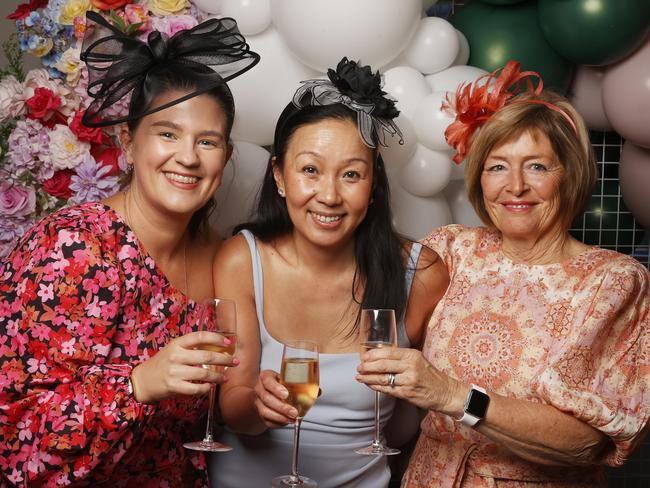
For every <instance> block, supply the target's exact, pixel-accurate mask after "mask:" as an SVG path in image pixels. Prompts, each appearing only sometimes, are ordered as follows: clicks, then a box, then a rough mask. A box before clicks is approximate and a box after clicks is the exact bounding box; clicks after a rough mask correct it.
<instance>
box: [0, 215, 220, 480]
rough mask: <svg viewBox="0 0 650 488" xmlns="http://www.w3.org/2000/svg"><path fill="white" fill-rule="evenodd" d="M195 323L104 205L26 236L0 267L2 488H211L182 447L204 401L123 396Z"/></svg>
mask: <svg viewBox="0 0 650 488" xmlns="http://www.w3.org/2000/svg"><path fill="white" fill-rule="evenodd" d="M199 313H200V306H199V305H197V304H196V303H194V302H193V301H192V300H190V299H188V298H187V297H185V296H184V295H183V294H182V293H181V292H180V291H179V290H177V289H175V288H174V287H173V286H171V285H170V283H169V282H168V281H167V279H166V278H165V276H164V275H163V274H162V272H161V271H160V269H159V268H158V267H157V266H156V263H155V262H154V261H153V259H152V258H151V257H150V256H149V255H147V254H146V252H145V251H144V250H143V248H142V247H141V244H140V243H139V241H138V239H137V238H136V236H135V234H134V233H133V232H132V231H131V230H130V229H129V228H128V227H127V226H126V224H125V223H124V222H123V221H122V220H121V219H120V217H119V216H118V215H117V214H116V213H115V212H114V211H113V210H111V209H110V208H108V207H106V206H104V205H101V204H99V203H89V204H84V205H81V206H77V207H71V208H67V209H63V210H61V211H59V212H57V213H55V214H53V215H51V216H49V217H47V218H46V219H44V220H43V221H41V222H40V223H39V224H37V225H36V226H34V227H33V228H32V229H31V230H30V231H28V232H27V234H26V235H25V236H24V238H23V239H22V240H21V242H20V243H19V245H18V246H17V248H16V249H15V250H14V251H13V252H12V253H11V254H10V255H9V256H8V258H7V259H6V261H5V262H4V263H3V264H2V266H0V474H1V476H0V486H11V485H21V486H22V485H29V486H61V485H75V486H102V485H104V484H105V485H107V486H137V487H139V488H143V487H149V486H151V487H154V486H155V487H180V486H183V487H185V486H189V487H204V486H209V483H208V479H207V474H206V469H205V460H204V458H203V455H202V454H200V453H195V452H191V451H186V450H184V449H183V447H182V443H183V442H184V441H185V440H189V439H188V438H189V437H190V436H192V437H193V436H197V437H198V436H200V433H199V432H193V429H192V428H191V427H192V426H194V425H199V424H200V422H199V417H200V416H201V415H202V414H205V413H206V411H207V403H206V400H205V398H204V397H187V398H185V397H183V398H178V399H169V400H164V401H161V402H159V403H157V404H156V405H144V404H140V403H138V402H137V401H136V400H135V399H134V398H133V396H132V395H131V394H130V393H129V391H128V378H129V376H130V373H131V370H132V368H133V367H134V366H136V365H137V364H139V363H141V362H142V361H144V360H146V359H147V358H150V357H151V356H153V355H154V354H156V351H158V349H159V348H162V347H164V346H165V344H166V343H167V342H168V341H169V340H170V339H171V338H173V337H175V336H179V335H182V334H186V333H188V332H191V331H193V330H196V323H197V319H198V314H199ZM192 440H195V439H192Z"/></svg>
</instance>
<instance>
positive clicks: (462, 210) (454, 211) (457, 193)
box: [442, 180, 485, 227]
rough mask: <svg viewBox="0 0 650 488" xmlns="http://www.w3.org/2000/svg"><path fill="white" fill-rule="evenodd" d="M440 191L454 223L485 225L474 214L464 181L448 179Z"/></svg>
mask: <svg viewBox="0 0 650 488" xmlns="http://www.w3.org/2000/svg"><path fill="white" fill-rule="evenodd" d="M442 193H443V194H444V196H445V198H446V199H447V203H448V204H449V209H450V210H451V217H452V221H453V223H454V224H461V225H464V226H466V227H479V226H484V225H485V224H484V223H483V222H481V219H480V218H479V216H478V215H476V212H475V211H474V207H472V204H471V203H470V202H469V199H468V198H467V191H466V190H465V182H464V181H462V180H456V181H450V182H449V184H448V185H447V186H446V187H445V189H444V190H443V192H442Z"/></svg>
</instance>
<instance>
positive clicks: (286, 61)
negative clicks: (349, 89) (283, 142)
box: [228, 27, 323, 146]
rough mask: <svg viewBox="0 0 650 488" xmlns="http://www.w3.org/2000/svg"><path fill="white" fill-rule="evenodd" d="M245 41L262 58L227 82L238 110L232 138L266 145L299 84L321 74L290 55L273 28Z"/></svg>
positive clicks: (271, 141) (271, 139)
mask: <svg viewBox="0 0 650 488" xmlns="http://www.w3.org/2000/svg"><path fill="white" fill-rule="evenodd" d="M246 40H247V41H248V43H249V44H250V46H251V49H252V50H253V51H256V52H257V53H259V54H260V57H261V59H260V62H259V64H258V65H257V66H255V67H254V68H253V69H251V70H250V71H249V72H247V73H246V76H239V77H237V78H235V79H234V80H232V81H229V82H228V86H230V89H231V90H232V93H233V96H234V97H235V107H237V108H236V116H235V125H234V126H233V134H232V137H233V139H235V140H241V141H248V142H253V143H255V144H259V145H260V146H268V145H270V144H272V143H273V130H274V127H275V124H276V122H277V120H278V117H279V116H280V114H281V113H282V110H284V107H286V106H287V104H288V103H290V102H291V99H292V97H293V94H294V92H295V91H296V89H297V88H298V87H299V86H300V82H301V81H303V80H307V79H311V78H318V77H322V76H323V75H322V74H321V73H318V72H317V71H314V70H312V69H311V68H309V67H307V66H305V65H304V64H302V63H301V62H300V61H298V60H296V59H295V58H294V57H293V56H291V55H290V54H289V52H288V50H287V48H286V46H285V45H284V41H282V38H281V37H280V35H279V34H278V32H277V31H276V30H275V29H273V28H272V27H270V28H268V29H266V30H265V31H264V32H262V33H261V34H258V35H256V36H251V37H248V38H247V39H246Z"/></svg>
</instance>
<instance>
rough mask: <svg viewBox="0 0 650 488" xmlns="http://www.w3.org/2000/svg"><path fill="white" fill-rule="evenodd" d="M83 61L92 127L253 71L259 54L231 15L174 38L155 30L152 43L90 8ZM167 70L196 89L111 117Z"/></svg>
mask: <svg viewBox="0 0 650 488" xmlns="http://www.w3.org/2000/svg"><path fill="white" fill-rule="evenodd" d="M81 59H82V60H83V61H85V63H86V65H87V67H88V95H89V96H90V97H92V98H93V101H92V102H91V103H90V105H89V106H88V108H87V110H86V112H85V114H84V116H83V119H82V122H83V123H84V125H87V126H89V127H104V126H107V125H112V124H118V123H122V122H127V121H130V120H135V119H139V118H142V117H144V116H145V115H148V114H151V113H154V112H157V111H159V110H163V109H165V108H167V107H170V106H172V105H175V104H177V103H180V102H183V101H185V100H187V99H189V98H191V97H194V96H196V95H200V94H202V93H205V92H206V91H209V90H211V89H213V88H215V87H216V86H217V85H219V84H222V83H224V82H226V81H228V80H231V79H233V78H235V77H236V76H239V75H240V74H242V73H244V72H246V71H248V70H249V69H251V68H252V67H253V66H255V65H256V64H257V63H258V62H259V59H260V57H259V55H258V54H257V53H255V52H253V51H251V50H250V48H249V46H248V44H246V40H245V39H244V36H242V35H241V34H240V33H239V30H238V28H237V23H236V21H235V20H234V19H231V18H223V19H209V20H207V21H205V22H203V23H201V24H199V25H197V26H195V27H194V28H192V29H188V30H183V31H179V32H178V33H176V34H175V35H173V36H172V37H171V38H169V39H167V38H166V37H165V36H164V35H163V34H161V33H160V32H158V31H153V32H151V33H149V36H148V39H147V42H142V41H140V40H138V39H134V38H132V37H130V36H128V35H126V34H125V33H123V32H122V31H120V30H119V29H117V28H116V27H114V26H112V25H111V24H110V23H109V22H108V21H107V20H106V19H104V17H102V16H101V15H99V14H97V13H95V12H87V13H86V32H85V36H84V40H83V47H82V52H81ZM165 71H167V72H173V73H174V74H175V75H176V76H178V77H187V78H188V79H189V80H191V81H192V84H193V85H194V89H193V90H192V92H191V93H188V94H186V95H184V96H182V97H180V98H178V99H175V100H172V101H171V102H168V103H165V104H164V105H161V106H156V107H155V108H150V107H145V109H144V110H143V111H140V112H138V113H132V111H130V112H129V114H128V116H127V115H125V116H115V117H112V118H111V117H110V116H108V115H107V114H106V111H107V109H109V108H110V107H111V106H112V105H113V104H115V103H116V102H117V101H119V100H121V99H122V98H123V97H125V96H128V95H129V94H131V97H132V99H139V98H140V97H142V96H146V94H147V89H148V79H150V78H152V77H155V76H156V73H160V72H165Z"/></svg>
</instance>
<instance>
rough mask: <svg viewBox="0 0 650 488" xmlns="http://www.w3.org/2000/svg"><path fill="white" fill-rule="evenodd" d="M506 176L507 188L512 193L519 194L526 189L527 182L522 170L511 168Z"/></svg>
mask: <svg viewBox="0 0 650 488" xmlns="http://www.w3.org/2000/svg"><path fill="white" fill-rule="evenodd" d="M508 176H509V177H508V190H509V191H510V193H512V194H513V195H515V196H518V195H521V194H522V193H524V192H525V191H526V190H527V189H528V182H527V181H526V176H525V175H524V172H523V170H520V169H513V170H512V171H510V174H509V175H508Z"/></svg>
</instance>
